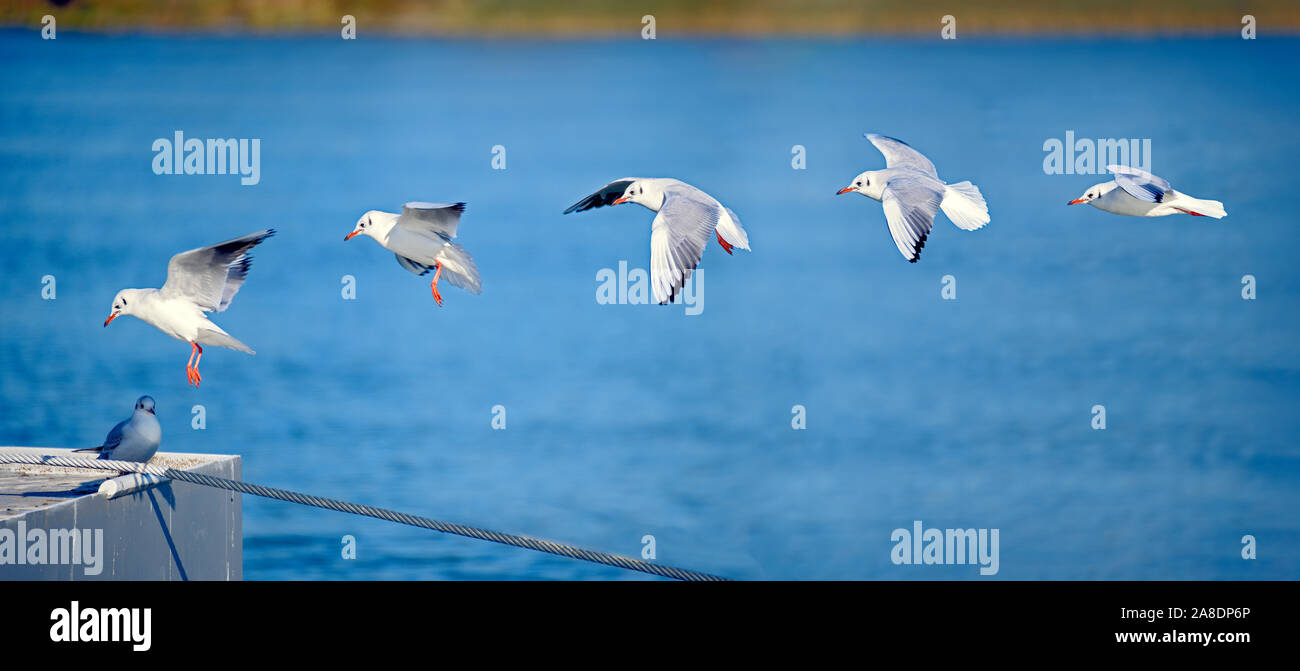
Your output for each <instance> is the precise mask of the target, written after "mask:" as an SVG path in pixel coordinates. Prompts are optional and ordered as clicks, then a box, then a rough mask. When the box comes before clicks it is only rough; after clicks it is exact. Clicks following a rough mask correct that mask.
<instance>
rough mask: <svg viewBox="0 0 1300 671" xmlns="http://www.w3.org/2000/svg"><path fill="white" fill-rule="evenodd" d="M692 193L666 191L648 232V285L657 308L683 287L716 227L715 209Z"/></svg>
mask: <svg viewBox="0 0 1300 671" xmlns="http://www.w3.org/2000/svg"><path fill="white" fill-rule="evenodd" d="M692 191H698V189H694V187H691V190H687V189H677V190H672V191H669V192H668V193H667V195H666V196H665V197H664V204H663V207H660V208H659V214H658V215H656V216H655V219H654V223H653V224H652V225H651V228H650V284H651V288H652V290H653V291H654V297H655V301H656V302H658V303H660V304H664V303H671V302H672V301H673V299H674V298H676V296H677V292H679V291H681V289H682V287H684V286H685V285H686V280H687V279H689V278H690V276H691V271H693V270H694V269H695V267H696V266H698V265H699V263H700V258H701V257H702V256H704V248H705V247H706V246H707V245H708V243H709V240H711V239H712V236H713V230H714V228H716V227H717V225H718V217H719V213H720V211H721V210H720V208H719V207H718V205H717V204H716V203H713V202H711V200H701V199H699V198H698V197H696V196H695V195H694V194H693V193H692Z"/></svg>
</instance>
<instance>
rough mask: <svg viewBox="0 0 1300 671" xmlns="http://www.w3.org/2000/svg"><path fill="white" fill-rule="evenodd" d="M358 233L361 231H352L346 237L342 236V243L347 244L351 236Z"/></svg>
mask: <svg viewBox="0 0 1300 671" xmlns="http://www.w3.org/2000/svg"><path fill="white" fill-rule="evenodd" d="M360 232H361V231H352V232H351V233H348V234H347V235H345V236H343V242H347V241H348V240H351V239H352V236H354V235H356V234H357V233H360Z"/></svg>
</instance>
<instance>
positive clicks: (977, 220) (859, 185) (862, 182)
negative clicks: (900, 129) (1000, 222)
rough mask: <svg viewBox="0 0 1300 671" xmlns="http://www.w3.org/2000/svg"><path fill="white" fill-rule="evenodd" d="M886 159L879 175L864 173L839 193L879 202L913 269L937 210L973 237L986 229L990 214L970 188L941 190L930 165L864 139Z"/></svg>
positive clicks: (875, 138) (898, 145)
mask: <svg viewBox="0 0 1300 671" xmlns="http://www.w3.org/2000/svg"><path fill="white" fill-rule="evenodd" d="M866 137H867V139H868V140H871V143H872V144H874V145H875V146H876V148H877V149H879V150H880V153H882V154H884V156H885V165H886V167H885V169H884V170H868V171H867V172H864V173H861V174H859V175H858V176H857V177H854V178H853V182H852V183H851V184H850V185H849V186H846V187H844V188H843V189H840V190H839V193H841V194H844V193H853V192H856V193H860V194H862V195H864V196H866V197H868V198H871V199H873V200H878V201H880V203H881V204H882V205H883V207H884V210H885V220H886V222H887V223H888V224H889V233H890V235H891V236H892V237H893V239H894V245H895V246H897V247H898V251H899V253H901V254H902V255H903V258H905V259H907V260H908V261H910V262H911V263H916V261H917V259H919V258H920V257H921V250H922V249H923V248H924V247H925V241H926V239H927V238H928V237H929V236H930V229H931V228H933V227H934V217H935V215H936V214H938V212H939V210H943V213H944V214H945V215H947V216H948V219H949V220H950V221H952V223H953V224H954V225H955V226H957V227H958V228H960V229H962V230H966V231H974V230H977V229H979V228H982V227H983V226H984V225H985V224H987V223H989V208H988V204H987V203H985V202H984V196H983V195H982V194H981V193H980V190H979V187H977V186H975V185H974V184H971V183H970V182H958V183H956V184H945V183H944V182H942V181H940V180H939V173H938V172H937V171H935V168H934V164H933V163H931V162H930V159H928V158H926V157H925V156H924V155H923V154H921V152H918V151H917V150H915V149H913V148H912V147H911V146H910V145H908V144H907V143H906V142H903V141H902V140H896V139H894V138H891V137H887V136H884V135H877V134H875V133H867V134H866Z"/></svg>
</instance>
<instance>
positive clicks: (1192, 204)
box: [1067, 165, 1228, 219]
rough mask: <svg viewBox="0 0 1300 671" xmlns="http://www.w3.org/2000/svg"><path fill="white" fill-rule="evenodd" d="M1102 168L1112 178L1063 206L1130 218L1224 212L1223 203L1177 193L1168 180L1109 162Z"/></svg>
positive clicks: (1221, 213) (1209, 215) (1205, 214)
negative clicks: (1112, 176) (1101, 211)
mask: <svg viewBox="0 0 1300 671" xmlns="http://www.w3.org/2000/svg"><path fill="white" fill-rule="evenodd" d="M1106 169H1107V170H1109V171H1110V172H1111V173H1114V174H1115V179H1112V180H1110V181H1109V182H1101V183H1098V184H1094V185H1092V186H1091V187H1089V188H1088V190H1087V191H1085V192H1084V194H1083V195H1082V196H1079V197H1078V198H1075V199H1074V200H1072V201H1070V202H1069V203H1067V205H1078V204H1080V203H1087V204H1089V205H1091V206H1093V207H1095V208H1097V209H1099V210H1103V211H1105V212H1110V213H1112V214H1123V215H1127V216H1130V217H1165V216H1169V215H1171V214H1190V215H1193V216H1197V217H1214V218H1215V219H1222V218H1223V217H1225V216H1227V214H1228V213H1227V211H1226V210H1224V209H1223V203H1220V202H1219V201H1217V200H1203V199H1201V198H1193V197H1192V196H1189V195H1187V194H1185V193H1179V192H1178V191H1176V190H1174V188H1173V186H1171V185H1170V184H1169V182H1168V181H1166V180H1164V179H1162V178H1160V177H1156V176H1155V175H1153V174H1151V173H1149V172H1147V171H1145V170H1140V169H1138V168H1132V167H1129V166H1123V165H1109V166H1106Z"/></svg>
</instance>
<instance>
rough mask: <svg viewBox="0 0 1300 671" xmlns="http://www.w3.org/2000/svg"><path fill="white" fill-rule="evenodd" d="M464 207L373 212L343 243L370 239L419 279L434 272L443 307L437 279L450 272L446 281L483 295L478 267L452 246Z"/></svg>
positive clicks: (433, 287) (434, 205)
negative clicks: (391, 253) (365, 236)
mask: <svg viewBox="0 0 1300 671" xmlns="http://www.w3.org/2000/svg"><path fill="white" fill-rule="evenodd" d="M464 212H465V203H407V204H405V205H403V206H402V213H401V214H393V213H391V212H380V211H379V210H371V211H369V212H367V213H365V214H363V215H361V218H360V219H359V220H357V225H356V227H355V228H353V229H352V232H351V233H348V234H347V236H345V237H344V238H343V241H344V242H347V241H348V240H351V239H352V238H353V236H356V235H358V234H361V235H368V236H370V237H372V238H374V239H375V242H378V243H379V246H381V247H383V248H384V249H387V250H389V251H391V252H393V253H394V254H396V255H397V263H398V264H400V265H401V266H402V267H403V268H405V269H407V270H409V271H411V272H413V273H415V274H416V275H426V274H428V272H429V271H430V270H434V271H435V272H434V273H433V282H431V283H430V284H429V289H430V290H431V291H433V300H435V301H437V302H438V305H442V294H440V293H438V279H439V278H440V277H442V272H443V271H444V270H445V271H447V281H448V282H451V284H452V286H457V287H460V288H462V289H464V290H466V291H469V292H471V293H476V294H481V293H483V284H482V282H481V281H480V280H479V276H478V266H476V265H474V257H472V256H470V255H469V252H467V251H465V248H464V247H461V246H460V245H456V244H453V243H452V239H453V238H455V237H456V226H457V224H459V223H460V215H461V214H463V213H464Z"/></svg>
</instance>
